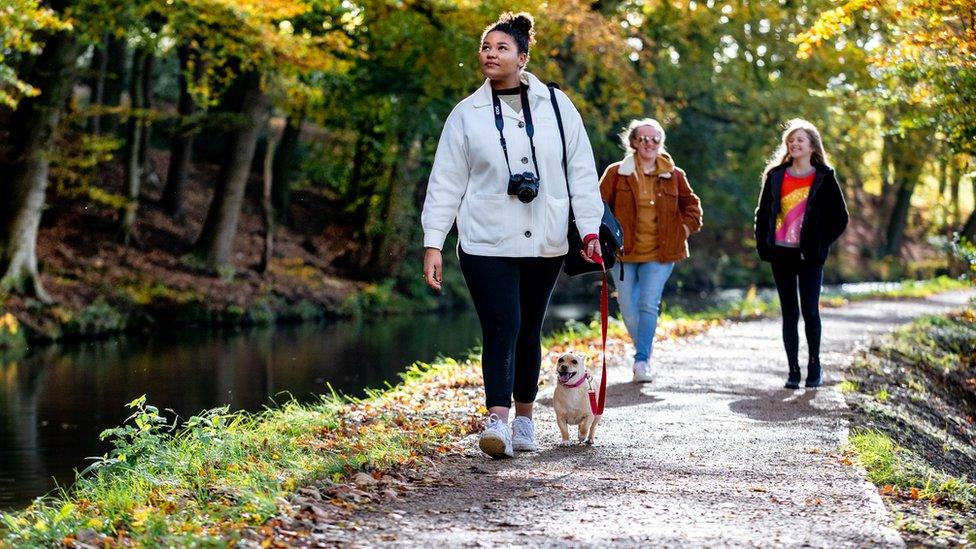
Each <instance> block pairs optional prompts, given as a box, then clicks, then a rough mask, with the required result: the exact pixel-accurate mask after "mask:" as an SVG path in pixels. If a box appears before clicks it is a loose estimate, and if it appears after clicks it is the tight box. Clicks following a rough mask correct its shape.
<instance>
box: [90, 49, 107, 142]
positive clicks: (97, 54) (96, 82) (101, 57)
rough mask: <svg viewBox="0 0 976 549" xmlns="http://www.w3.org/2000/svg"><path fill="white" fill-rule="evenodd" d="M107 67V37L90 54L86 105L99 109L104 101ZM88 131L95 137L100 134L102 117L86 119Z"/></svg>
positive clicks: (96, 116)
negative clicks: (88, 91)
mask: <svg viewBox="0 0 976 549" xmlns="http://www.w3.org/2000/svg"><path fill="white" fill-rule="evenodd" d="M107 67H108V35H107V34H106V35H104V36H103V37H102V42H101V44H100V45H99V46H95V50H94V53H93V54H92V62H91V69H90V70H91V75H90V77H89V80H88V89H89V90H90V93H89V96H88V104H89V106H90V107H94V108H97V109H100V108H101V107H102V103H103V102H104V101H105V71H106V69H107ZM88 131H89V132H90V133H93V134H95V135H98V134H100V133H102V117H101V116H100V115H98V114H95V115H93V116H91V117H90V118H89V119H88Z"/></svg>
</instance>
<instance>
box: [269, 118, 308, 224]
mask: <svg viewBox="0 0 976 549" xmlns="http://www.w3.org/2000/svg"><path fill="white" fill-rule="evenodd" d="M302 119H303V117H302V116H301V115H297V116H289V117H288V121H287V123H286V124H285V128H284V130H283V131H282V134H281V140H280V141H279V142H278V147H277V150H276V152H275V156H274V172H273V175H272V184H271V199H272V201H273V204H274V209H275V211H276V212H277V217H278V220H279V221H281V222H282V223H285V224H289V223H290V222H291V215H289V212H290V211H291V209H290V204H291V176H292V171H293V165H294V163H295V152H296V151H297V150H298V138H299V136H300V135H301V132H302Z"/></svg>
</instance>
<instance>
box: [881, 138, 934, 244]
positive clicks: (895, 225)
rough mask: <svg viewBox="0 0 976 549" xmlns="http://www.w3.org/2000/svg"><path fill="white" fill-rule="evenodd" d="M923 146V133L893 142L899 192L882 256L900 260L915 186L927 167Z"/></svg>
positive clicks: (892, 210) (896, 181)
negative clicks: (919, 147) (890, 256)
mask: <svg viewBox="0 0 976 549" xmlns="http://www.w3.org/2000/svg"><path fill="white" fill-rule="evenodd" d="M924 142H925V140H924V136H923V135H922V134H921V133H920V132H909V133H908V134H907V135H905V136H904V137H896V138H893V140H892V141H891V143H892V176H893V177H892V179H893V184H894V185H895V186H896V189H897V190H896V192H895V198H894V204H893V205H892V207H891V215H890V216H889V217H888V223H887V224H886V225H885V239H884V245H883V247H882V250H881V255H882V256H888V255H894V256H897V255H899V252H900V251H901V245H902V242H903V241H904V237H905V227H906V225H907V224H908V212H909V209H910V208H911V203H912V195H913V194H915V186H916V185H917V184H918V179H919V176H920V175H921V173H922V167H923V165H924V164H925V151H921V150H918V144H919V143H924Z"/></svg>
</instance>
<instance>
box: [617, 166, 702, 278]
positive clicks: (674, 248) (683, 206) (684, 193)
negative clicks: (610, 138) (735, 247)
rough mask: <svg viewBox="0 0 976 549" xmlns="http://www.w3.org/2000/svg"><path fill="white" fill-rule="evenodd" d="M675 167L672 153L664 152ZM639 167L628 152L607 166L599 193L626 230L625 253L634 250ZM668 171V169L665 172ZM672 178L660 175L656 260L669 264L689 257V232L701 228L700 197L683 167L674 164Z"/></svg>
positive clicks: (657, 184) (657, 200) (658, 183)
mask: <svg viewBox="0 0 976 549" xmlns="http://www.w3.org/2000/svg"><path fill="white" fill-rule="evenodd" d="M660 156H661V157H664V158H666V159H667V161H668V162H670V163H671V165H672V166H673V165H674V164H673V161H672V160H671V156H670V155H668V154H667V153H661V154H660ZM636 172H637V170H636V162H635V160H634V156H633V155H627V157H626V158H624V159H623V161H621V162H616V163H614V164H611V165H610V166H608V167H607V170H606V171H605V172H603V177H602V178H601V179H600V194H601V195H602V196H603V200H604V201H605V202H606V203H607V204H609V205H610V209H611V210H613V214H614V216H616V218H617V221H619V222H620V226H621V228H623V230H624V255H623V257H624V258H626V257H627V254H628V253H629V252H631V251H632V250H633V249H634V236H633V235H634V234H635V229H636V224H637V223H638V219H637V192H638V189H637V184H638V181H637V173H636ZM665 173H667V172H665ZM670 173H671V177H667V178H666V177H663V175H664V174H661V175H660V176H657V178H658V179H657V183H656V189H657V199H656V202H657V223H658V228H657V234H658V240H659V250H660V252H659V255H660V257H658V259H657V261H659V262H661V263H670V262H672V261H681V260H682V259H685V258H687V257H688V237H687V236H686V235H685V230H684V227H688V234H692V233H696V232H698V231H699V230H701V226H702V210H701V200H700V199H699V198H698V195H696V194H695V193H694V192H693V191H692V190H691V185H689V184H688V180H687V178H686V177H685V172H684V170H682V169H681V168H678V167H675V168H674V170H673V171H672V172H670Z"/></svg>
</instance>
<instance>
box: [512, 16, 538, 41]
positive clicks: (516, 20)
mask: <svg viewBox="0 0 976 549" xmlns="http://www.w3.org/2000/svg"><path fill="white" fill-rule="evenodd" d="M511 22H512V27H514V28H515V29H516V30H518V31H519V32H524V33H525V35H526V36H531V35H532V26H533V25H534V24H535V20H534V19H532V16H531V15H529V14H528V13H525V12H524V11H523V12H520V13H516V14H515V15H513V16H512V19H511Z"/></svg>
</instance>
